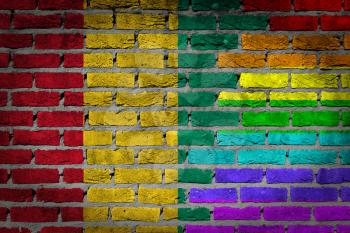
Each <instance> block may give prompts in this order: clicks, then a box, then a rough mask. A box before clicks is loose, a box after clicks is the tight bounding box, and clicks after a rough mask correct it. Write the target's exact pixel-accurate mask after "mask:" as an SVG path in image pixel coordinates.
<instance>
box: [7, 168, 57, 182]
mask: <svg viewBox="0 0 350 233" xmlns="http://www.w3.org/2000/svg"><path fill="white" fill-rule="evenodd" d="M59 177H60V175H59V173H58V169H49V168H22V169H21V168H16V169H12V182H13V183H14V184H50V183H58V182H59Z"/></svg>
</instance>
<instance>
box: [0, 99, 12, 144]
mask: <svg viewBox="0 0 350 233" xmlns="http://www.w3.org/2000/svg"><path fill="white" fill-rule="evenodd" d="M0 98H1V96H0ZM9 144H10V133H9V132H8V131H0V146H8V145H9Z"/></svg>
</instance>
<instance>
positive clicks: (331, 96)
mask: <svg viewBox="0 0 350 233" xmlns="http://www.w3.org/2000/svg"><path fill="white" fill-rule="evenodd" d="M321 100H350V92H328V91H322V92H321Z"/></svg>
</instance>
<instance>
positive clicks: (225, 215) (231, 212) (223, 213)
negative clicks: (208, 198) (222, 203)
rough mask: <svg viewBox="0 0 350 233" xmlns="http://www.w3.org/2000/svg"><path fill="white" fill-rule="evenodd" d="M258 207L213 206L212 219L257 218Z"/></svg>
mask: <svg viewBox="0 0 350 233" xmlns="http://www.w3.org/2000/svg"><path fill="white" fill-rule="evenodd" d="M260 211H261V210H260V207H253V206H248V207H243V208H232V207H214V213H213V215H214V220H259V219H260V218H261V216H260V215H261V214H260Z"/></svg>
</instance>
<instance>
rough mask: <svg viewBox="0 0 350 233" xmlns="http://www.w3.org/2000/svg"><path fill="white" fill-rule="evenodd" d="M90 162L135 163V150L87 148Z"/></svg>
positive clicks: (105, 163) (109, 163)
mask: <svg viewBox="0 0 350 233" xmlns="http://www.w3.org/2000/svg"><path fill="white" fill-rule="evenodd" d="M87 163H88V164H90V165H91V164H102V165H112V164H133V163H134V151H133V150H131V149H118V150H110V149H88V150H87Z"/></svg>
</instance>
